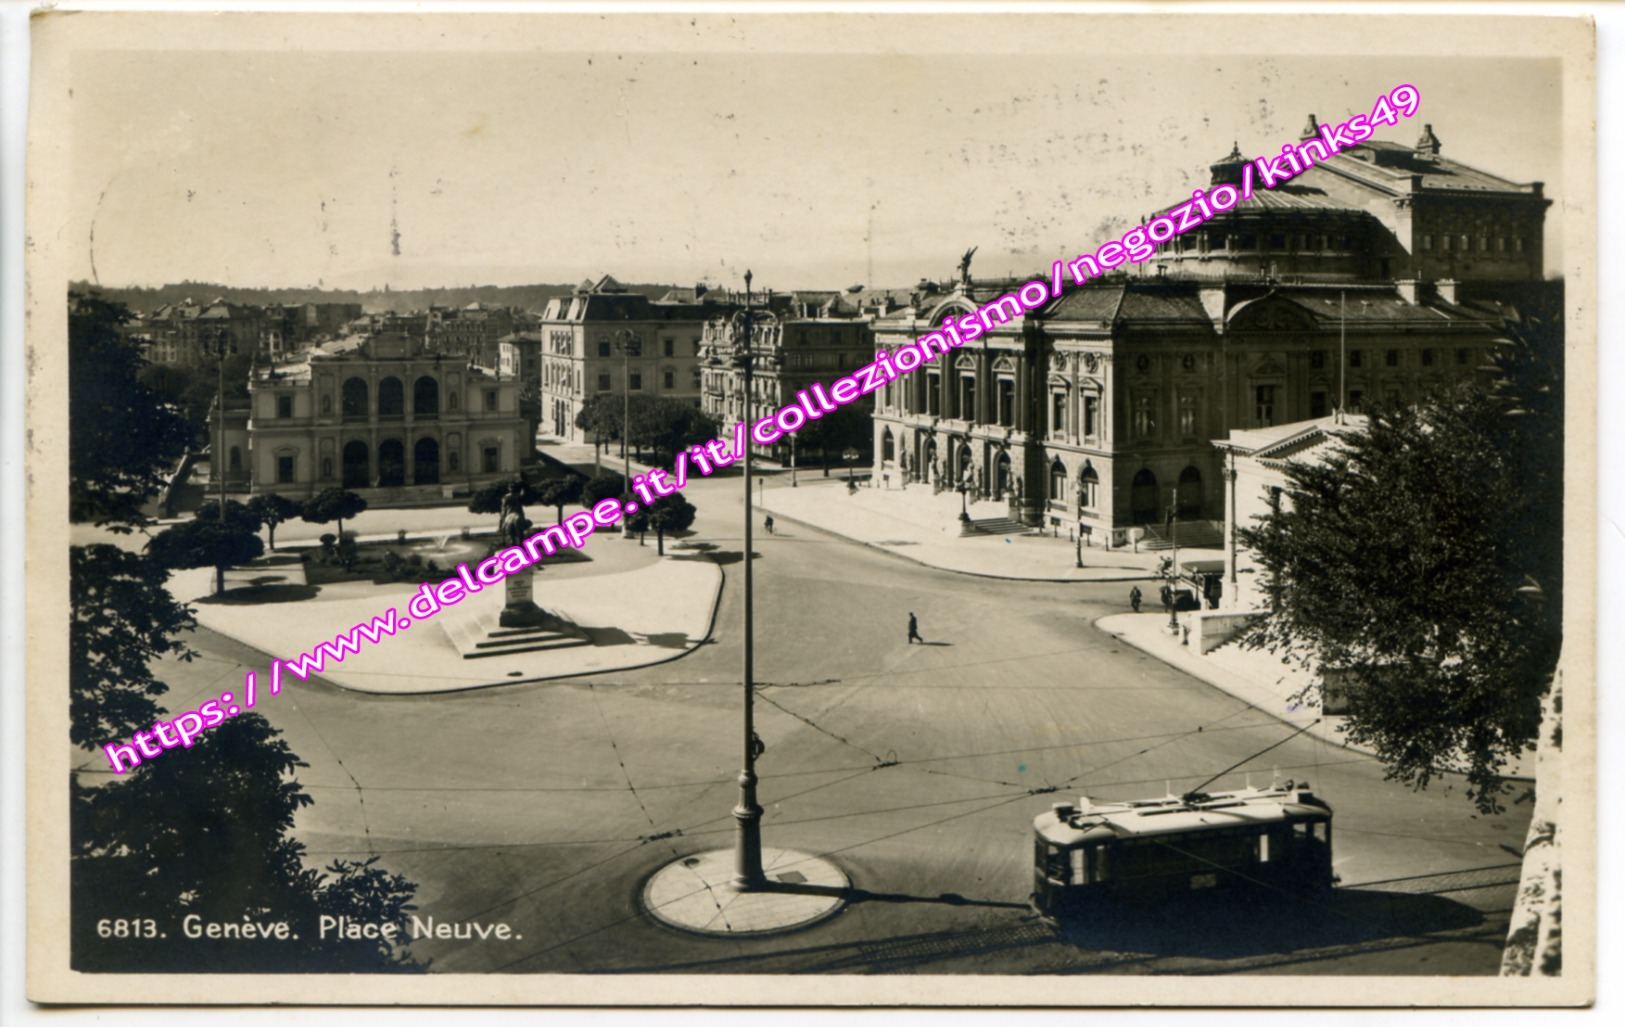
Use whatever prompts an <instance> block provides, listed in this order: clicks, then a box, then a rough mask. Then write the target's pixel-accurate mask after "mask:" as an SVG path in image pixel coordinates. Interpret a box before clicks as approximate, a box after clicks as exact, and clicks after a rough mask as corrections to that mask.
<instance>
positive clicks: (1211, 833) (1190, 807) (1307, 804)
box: [1032, 781, 1336, 923]
mask: <svg viewBox="0 0 1625 1027" xmlns="http://www.w3.org/2000/svg"><path fill="white" fill-rule="evenodd" d="M1033 834H1034V843H1035V851H1034V861H1033V880H1034V888H1033V894H1032V903H1033V907H1034V908H1035V909H1036V910H1037V911H1038V913H1039V915H1041V916H1043V917H1044V918H1045V919H1046V920H1048V921H1050V922H1052V923H1058V922H1060V921H1062V920H1065V919H1067V918H1068V917H1070V916H1075V915H1077V914H1080V913H1084V912H1087V911H1088V910H1089V909H1090V907H1091V904H1092V903H1095V902H1097V901H1098V900H1102V899H1107V898H1129V899H1139V898H1166V897H1168V896H1170V895H1173V894H1177V893H1181V892H1189V891H1196V890H1201V889H1208V888H1227V887H1235V886H1253V887H1264V888H1270V889H1279V890H1287V891H1294V892H1304V891H1322V890H1325V889H1328V888H1330V887H1331V886H1332V885H1333V884H1334V883H1336V878H1335V877H1334V875H1333V874H1332V809H1331V807H1330V806H1328V805H1327V804H1326V803H1325V802H1324V801H1322V800H1321V799H1319V798H1317V797H1316V796H1315V795H1314V793H1313V792H1311V791H1309V784H1308V782H1304V783H1303V784H1301V785H1300V784H1295V783H1294V782H1291V781H1288V782H1287V783H1286V784H1285V785H1284V786H1275V785H1272V786H1271V787H1269V788H1264V789H1259V788H1252V787H1248V788H1245V789H1243V790H1240V791H1234V792H1219V793H1214V794H1211V795H1210V794H1208V793H1206V792H1191V793H1188V794H1186V795H1183V796H1174V795H1168V796H1165V797H1164V798H1161V799H1146V800H1138V801H1130V802H1104V803H1092V802H1090V801H1089V799H1088V798H1087V797H1083V798H1080V799H1079V800H1078V803H1077V805H1073V804H1072V803H1061V802H1058V803H1056V804H1055V805H1054V806H1053V807H1052V808H1051V809H1050V811H1049V812H1047V813H1042V814H1039V816H1038V817H1037V818H1036V819H1035V820H1034V821H1033Z"/></svg>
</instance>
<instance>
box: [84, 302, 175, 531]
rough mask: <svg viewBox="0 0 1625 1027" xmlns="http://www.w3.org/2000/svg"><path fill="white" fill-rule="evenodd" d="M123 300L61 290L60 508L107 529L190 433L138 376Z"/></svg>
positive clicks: (157, 478)
mask: <svg viewBox="0 0 1625 1027" xmlns="http://www.w3.org/2000/svg"><path fill="white" fill-rule="evenodd" d="M128 317H129V311H128V310H127V309H125V307H124V305H123V304H119V303H108V302H107V301H105V300H103V299H101V298H100V297H99V296H96V295H87V294H84V293H77V292H70V293H69V294H68V421H69V424H70V425H71V426H72V430H71V431H69V433H68V516H69V517H71V518H72V519H73V520H75V521H94V522H95V523H96V524H98V525H107V526H108V527H109V528H110V530H112V531H115V532H128V531H130V530H131V529H132V528H134V527H139V526H141V525H144V524H146V523H147V521H148V519H147V517H146V516H145V515H143V514H142V512H141V507H142V505H143V504H145V503H146V502H147V500H149V499H151V498H152V497H154V496H156V495H157V494H158V493H159V492H160V491H162V489H163V487H164V472H165V471H166V470H168V468H169V467H170V465H171V464H173V463H174V462H175V461H176V460H177V459H178V458H179V457H180V456H181V454H182V453H184V452H185V451H186V445H187V443H188V442H189V441H190V440H191V438H192V429H191V426H190V425H189V424H188V423H187V421H186V419H185V418H184V417H183V416H182V415H181V413H180V412H179V411H178V410H176V409H175V408H173V407H170V406H167V405H165V404H164V402H163V401H162V398H161V397H160V396H159V395H158V393H157V392H156V391H155V390H154V389H153V388H151V387H150V386H148V385H146V384H144V383H143V382H142V381H141V380H140V372H141V370H142V368H143V367H144V366H146V360H145V359H144V358H143V357H142V356H141V352H140V351H139V350H138V349H137V348H136V347H135V346H134V345H133V344H131V343H130V342H128V341H126V340H125V338H124V337H123V335H122V334H121V333H120V331H119V326H120V325H121V324H122V323H123V322H124V320H125V319H126V318H128Z"/></svg>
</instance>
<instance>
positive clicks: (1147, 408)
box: [1134, 396, 1157, 439]
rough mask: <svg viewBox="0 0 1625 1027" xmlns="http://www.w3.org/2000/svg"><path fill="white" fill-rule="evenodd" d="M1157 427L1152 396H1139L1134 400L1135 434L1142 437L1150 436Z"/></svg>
mask: <svg viewBox="0 0 1625 1027" xmlns="http://www.w3.org/2000/svg"><path fill="white" fill-rule="evenodd" d="M1156 428H1157V422H1156V419H1155V418H1154V417H1152V416H1151V397H1149V396H1141V397H1139V398H1138V399H1136V400H1135V401H1134V434H1135V435H1136V436H1138V437H1139V438H1142V439H1143V438H1148V437H1150V435H1151V433H1152V432H1153V431H1156Z"/></svg>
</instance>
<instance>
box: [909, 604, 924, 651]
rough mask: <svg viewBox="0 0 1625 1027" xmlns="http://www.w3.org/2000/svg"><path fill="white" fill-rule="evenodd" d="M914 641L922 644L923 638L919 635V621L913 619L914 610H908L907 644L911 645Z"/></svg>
mask: <svg viewBox="0 0 1625 1027" xmlns="http://www.w3.org/2000/svg"><path fill="white" fill-rule="evenodd" d="M915 642H919V643H920V644H921V645H924V644H925V639H923V638H921V637H920V622H919V621H917V620H915V619H914V611H912V610H910V611H909V614H908V644H909V645H913V644H914V643H915Z"/></svg>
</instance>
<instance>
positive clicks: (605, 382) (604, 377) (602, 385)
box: [598, 371, 614, 392]
mask: <svg viewBox="0 0 1625 1027" xmlns="http://www.w3.org/2000/svg"><path fill="white" fill-rule="evenodd" d="M612 388H614V386H613V385H611V384H610V381H609V372H608V371H605V372H604V373H603V374H600V375H599V376H598V391H599V392H608V391H609V390H610V389H612Z"/></svg>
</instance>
